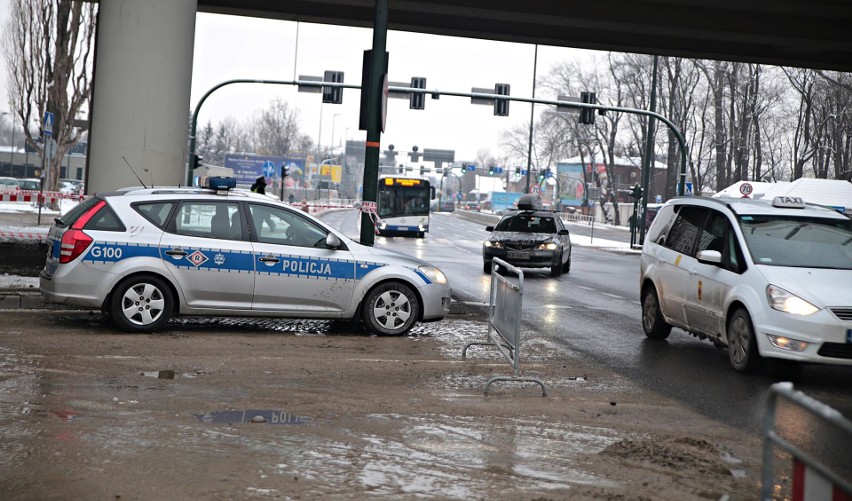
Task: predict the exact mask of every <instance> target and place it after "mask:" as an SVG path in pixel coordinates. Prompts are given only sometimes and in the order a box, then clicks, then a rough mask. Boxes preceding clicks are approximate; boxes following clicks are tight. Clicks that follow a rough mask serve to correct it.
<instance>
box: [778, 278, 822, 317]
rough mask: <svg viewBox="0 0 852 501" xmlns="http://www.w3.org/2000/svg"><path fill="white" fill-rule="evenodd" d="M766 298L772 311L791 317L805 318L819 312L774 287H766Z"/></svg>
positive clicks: (796, 297) (815, 308)
mask: <svg viewBox="0 0 852 501" xmlns="http://www.w3.org/2000/svg"><path fill="white" fill-rule="evenodd" d="M766 298H767V299H768V300H769V306H771V307H772V309H774V310H778V311H783V312H785V313H791V314H793V315H802V316H805V315H810V314H812V313H816V312H818V311H819V308H817V307H816V306H814V305H812V304H811V303H809V302H807V301H805V300H804V299H802V298H800V297H799V296H797V295H795V294H792V293H790V292H788V291H786V290H784V289H782V288H781V287H776V286H774V285H769V286H767V287H766Z"/></svg>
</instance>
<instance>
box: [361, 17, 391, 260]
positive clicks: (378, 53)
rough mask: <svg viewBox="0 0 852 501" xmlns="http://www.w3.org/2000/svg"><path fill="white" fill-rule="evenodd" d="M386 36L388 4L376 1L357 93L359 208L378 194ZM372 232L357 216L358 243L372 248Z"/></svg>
mask: <svg viewBox="0 0 852 501" xmlns="http://www.w3.org/2000/svg"><path fill="white" fill-rule="evenodd" d="M387 32H388V0H376V10H375V18H374V20H373V48H372V50H370V51H369V52H368V53H367V54H365V57H364V73H365V74H363V75H361V79H362V81H366V82H367V88H366V89H361V116H362V117H364V118H365V119H366V120H364V121H366V124H362V125H366V127H363V126H362V127H361V128H362V129H366V130H367V142H366V145H365V146H366V149H365V153H364V186H363V190H364V192H363V198H362V207H366V206H368V205H371V206H372V207H375V206H376V198H377V195H378V192H379V154H380V152H381V135H382V132H383V130H384V125H385V124H384V122H385V113H386V111H387V97H388V76H387V66H388V62H387V52H385V50H386V46H387ZM365 93H366V95H365ZM365 98H366V99H365ZM375 231H376V230H375V228H374V227H373V220H372V214H370V213H368V212H361V243H362V244H364V245H373V242H374V241H375V237H376V235H375Z"/></svg>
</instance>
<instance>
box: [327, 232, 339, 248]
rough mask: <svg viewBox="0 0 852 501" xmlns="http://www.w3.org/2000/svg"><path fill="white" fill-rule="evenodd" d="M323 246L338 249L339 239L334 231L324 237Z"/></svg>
mask: <svg viewBox="0 0 852 501" xmlns="http://www.w3.org/2000/svg"><path fill="white" fill-rule="evenodd" d="M325 246H326V247H328V248H329V249H339V248H340V239H339V238H337V235H335V234H334V233H329V234H328V235H326V237H325Z"/></svg>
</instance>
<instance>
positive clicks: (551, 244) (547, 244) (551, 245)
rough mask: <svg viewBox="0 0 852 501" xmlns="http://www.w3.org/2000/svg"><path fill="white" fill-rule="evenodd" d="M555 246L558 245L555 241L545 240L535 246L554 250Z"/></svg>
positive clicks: (539, 248)
mask: <svg viewBox="0 0 852 501" xmlns="http://www.w3.org/2000/svg"><path fill="white" fill-rule="evenodd" d="M556 247H558V246H557V245H556V243H555V242H545V243H543V244H538V246H536V249H538V250H556Z"/></svg>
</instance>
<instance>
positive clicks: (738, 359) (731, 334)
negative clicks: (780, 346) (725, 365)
mask: <svg viewBox="0 0 852 501" xmlns="http://www.w3.org/2000/svg"><path fill="white" fill-rule="evenodd" d="M728 359H729V360H730V361H731V367H733V368H734V370H736V371H738V372H749V371H752V370H754V369H755V368H757V366H758V365H759V364H760V361H761V357H760V353H758V351H757V339H756V338H755V335H754V327H753V325H752V323H751V316H750V315H749V314H748V312H747V311H746V310H745V309H743V308H740V309H738V310H736V311H735V312H734V314H733V315H731V318H730V319H729V320H728Z"/></svg>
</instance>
